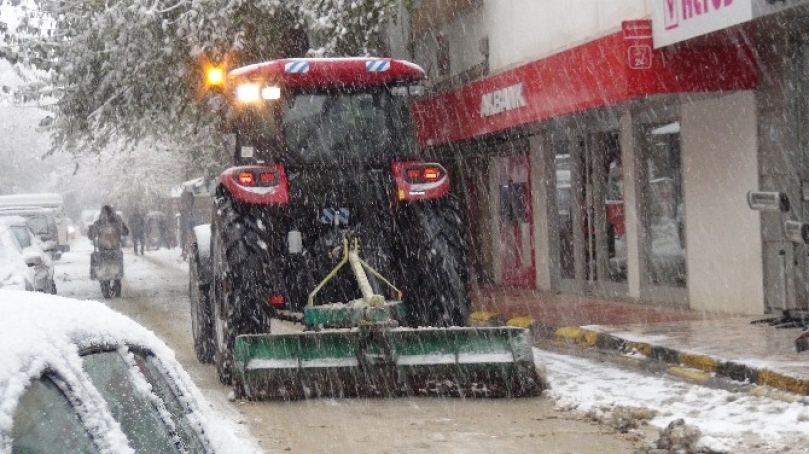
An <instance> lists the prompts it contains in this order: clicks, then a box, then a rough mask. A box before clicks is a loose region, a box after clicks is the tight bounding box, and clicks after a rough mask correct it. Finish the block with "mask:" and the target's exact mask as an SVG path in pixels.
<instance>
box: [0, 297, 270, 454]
mask: <svg viewBox="0 0 809 454" xmlns="http://www.w3.org/2000/svg"><path fill="white" fill-rule="evenodd" d="M0 312H2V314H3V317H0V345H2V346H3V348H1V349H0V402H2V405H0V452H2V453H9V452H10V453H46V452H47V453H52V452H53V453H55V452H59V453H102V452H103V453H121V454H123V453H127V454H132V453H136V452H149V453H219V454H222V453H240V452H255V451H256V449H255V446H256V445H255V444H253V443H251V442H249V441H248V440H246V439H244V438H240V437H238V436H237V435H236V431H235V430H234V428H235V427H236V424H235V423H232V422H230V421H228V420H226V419H224V417H222V416H221V415H220V414H217V413H215V412H214V411H213V409H212V408H211V407H210V404H208V403H207V402H206V400H205V398H204V397H203V396H202V395H201V393H200V392H199V390H198V389H197V388H196V387H195V385H194V384H193V383H192V382H191V379H190V377H189V375H188V374H187V373H186V372H185V371H184V370H183V369H182V367H181V366H180V364H179V363H178V362H177V361H176V360H175V358H174V352H173V351H172V350H171V349H169V347H167V346H166V345H165V344H164V343H163V342H162V341H160V340H159V339H158V338H157V337H156V336H155V335H154V334H153V333H152V332H151V331H149V330H147V329H146V328H144V327H143V326H141V325H139V324H138V323H136V322H134V321H133V320H131V319H129V318H127V317H126V316H124V315H122V314H120V313H117V312H115V311H113V310H112V309H109V308H107V307H106V306H104V305H103V304H101V303H99V302H96V301H79V300H74V299H69V298H63V297H60V296H55V295H46V294H42V293H34V292H12V291H8V290H2V289H0Z"/></svg>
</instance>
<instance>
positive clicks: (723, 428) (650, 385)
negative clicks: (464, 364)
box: [534, 349, 809, 453]
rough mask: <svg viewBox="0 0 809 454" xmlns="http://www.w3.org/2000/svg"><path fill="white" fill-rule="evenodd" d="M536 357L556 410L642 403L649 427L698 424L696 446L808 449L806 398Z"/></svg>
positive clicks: (540, 352) (722, 449) (543, 355)
mask: <svg viewBox="0 0 809 454" xmlns="http://www.w3.org/2000/svg"><path fill="white" fill-rule="evenodd" d="M534 356H535V358H536V361H537V363H538V364H542V365H543V366H544V367H546V368H547V371H548V375H549V379H550V382H551V390H550V391H549V396H550V397H552V398H553V399H555V400H556V401H557V406H558V407H559V408H562V409H571V410H577V411H583V412H595V413H599V412H609V411H611V410H613V409H614V408H615V407H617V406H626V407H645V408H649V409H652V410H654V411H656V416H654V417H653V418H652V419H651V421H650V424H651V425H652V426H655V427H658V428H661V429H662V428H665V427H666V426H668V424H669V423H670V422H672V421H674V420H676V419H680V418H682V419H684V420H685V422H686V424H689V425H693V426H697V427H699V429H700V430H701V431H702V438H701V439H700V444H701V445H702V446H704V447H706V448H709V449H710V450H711V451H712V452H723V453H743V452H752V451H753V448H755V449H756V451H755V452H775V451H782V450H783V452H792V453H809V438H807V437H806V434H809V406H807V402H806V401H801V402H793V403H788V402H783V401H780V400H775V399H771V398H767V397H757V396H753V395H749V394H744V393H733V392H728V391H724V390H717V389H711V388H707V387H704V386H699V385H692V384H689V383H685V382H680V381H673V380H671V379H669V378H666V377H662V376H652V375H648V374H644V373H639V372H634V371H629V370H625V369H620V368H617V367H614V366H611V365H607V364H603V363H596V362H593V361H591V360H588V359H585V358H577V357H571V356H566V355H559V354H556V353H550V352H547V351H544V350H539V349H535V350H534ZM787 449H789V451H787Z"/></svg>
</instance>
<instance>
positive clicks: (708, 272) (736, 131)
mask: <svg viewBox="0 0 809 454" xmlns="http://www.w3.org/2000/svg"><path fill="white" fill-rule="evenodd" d="M681 118H682V132H681V134H682V135H681V140H682V153H683V155H682V159H683V173H682V174H683V186H684V192H685V229H686V244H687V250H688V253H687V257H688V259H687V261H688V294H689V302H690V305H691V308H692V309H696V310H707V311H716V312H729V313H737V314H754V315H757V314H762V313H763V311H764V287H763V283H762V280H761V275H762V266H763V265H762V260H761V256H762V243H761V221H760V217H759V216H760V214H759V213H758V212H757V211H753V210H751V209H749V208H748V206H747V192H748V191H750V190H755V189H757V188H758V158H757V136H756V121H757V118H756V100H755V95H754V93H753V92H736V93H731V94H727V95H722V96H718V97H715V98H708V99H702V100H695V101H691V102H685V103H684V104H683V106H682V117H681Z"/></svg>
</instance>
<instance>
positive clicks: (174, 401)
mask: <svg viewBox="0 0 809 454" xmlns="http://www.w3.org/2000/svg"><path fill="white" fill-rule="evenodd" d="M135 363H136V364H137V365H138V368H139V369H140V372H141V373H142V374H143V376H144V377H145V378H146V381H148V382H149V384H150V385H152V392H154V393H155V394H156V395H157V396H158V397H159V398H160V399H161V400H162V401H163V402H164V403H165V404H166V409H167V410H168V411H169V412H170V413H171V417H172V419H173V420H174V421H175V422H176V423H177V427H176V429H177V433H178V435H179V436H180V438H181V439H182V440H183V443H184V444H185V446H186V449H187V450H188V451H189V452H195V453H203V452H207V449H206V445H205V442H203V440H202V439H201V438H200V436H199V432H198V430H200V431H201V429H195V425H194V424H193V423H192V422H191V420H190V419H189V418H188V415H189V413H190V409H189V408H188V406H187V404H186V403H184V402H183V401H181V400H180V396H178V395H177V390H176V389H175V388H173V387H172V386H171V383H170V382H169V380H168V379H166V375H165V374H163V373H162V372H161V369H160V365H159V364H158V363H157V361H156V360H155V358H154V357H152V356H146V355H143V354H140V353H136V354H135Z"/></svg>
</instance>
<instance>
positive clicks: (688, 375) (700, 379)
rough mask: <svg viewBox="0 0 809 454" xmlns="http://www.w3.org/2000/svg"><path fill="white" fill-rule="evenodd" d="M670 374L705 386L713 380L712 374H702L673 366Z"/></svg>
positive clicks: (698, 371) (670, 368)
mask: <svg viewBox="0 0 809 454" xmlns="http://www.w3.org/2000/svg"><path fill="white" fill-rule="evenodd" d="M669 373H670V374H672V375H676V376H677V377H680V378H683V379H685V380H688V381H690V382H693V383H698V384H702V385H704V384H705V383H708V381H709V380H710V379H711V374H708V373H705V372H702V371H700V370H695V369H689V368H685V367H680V366H671V367H669Z"/></svg>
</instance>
